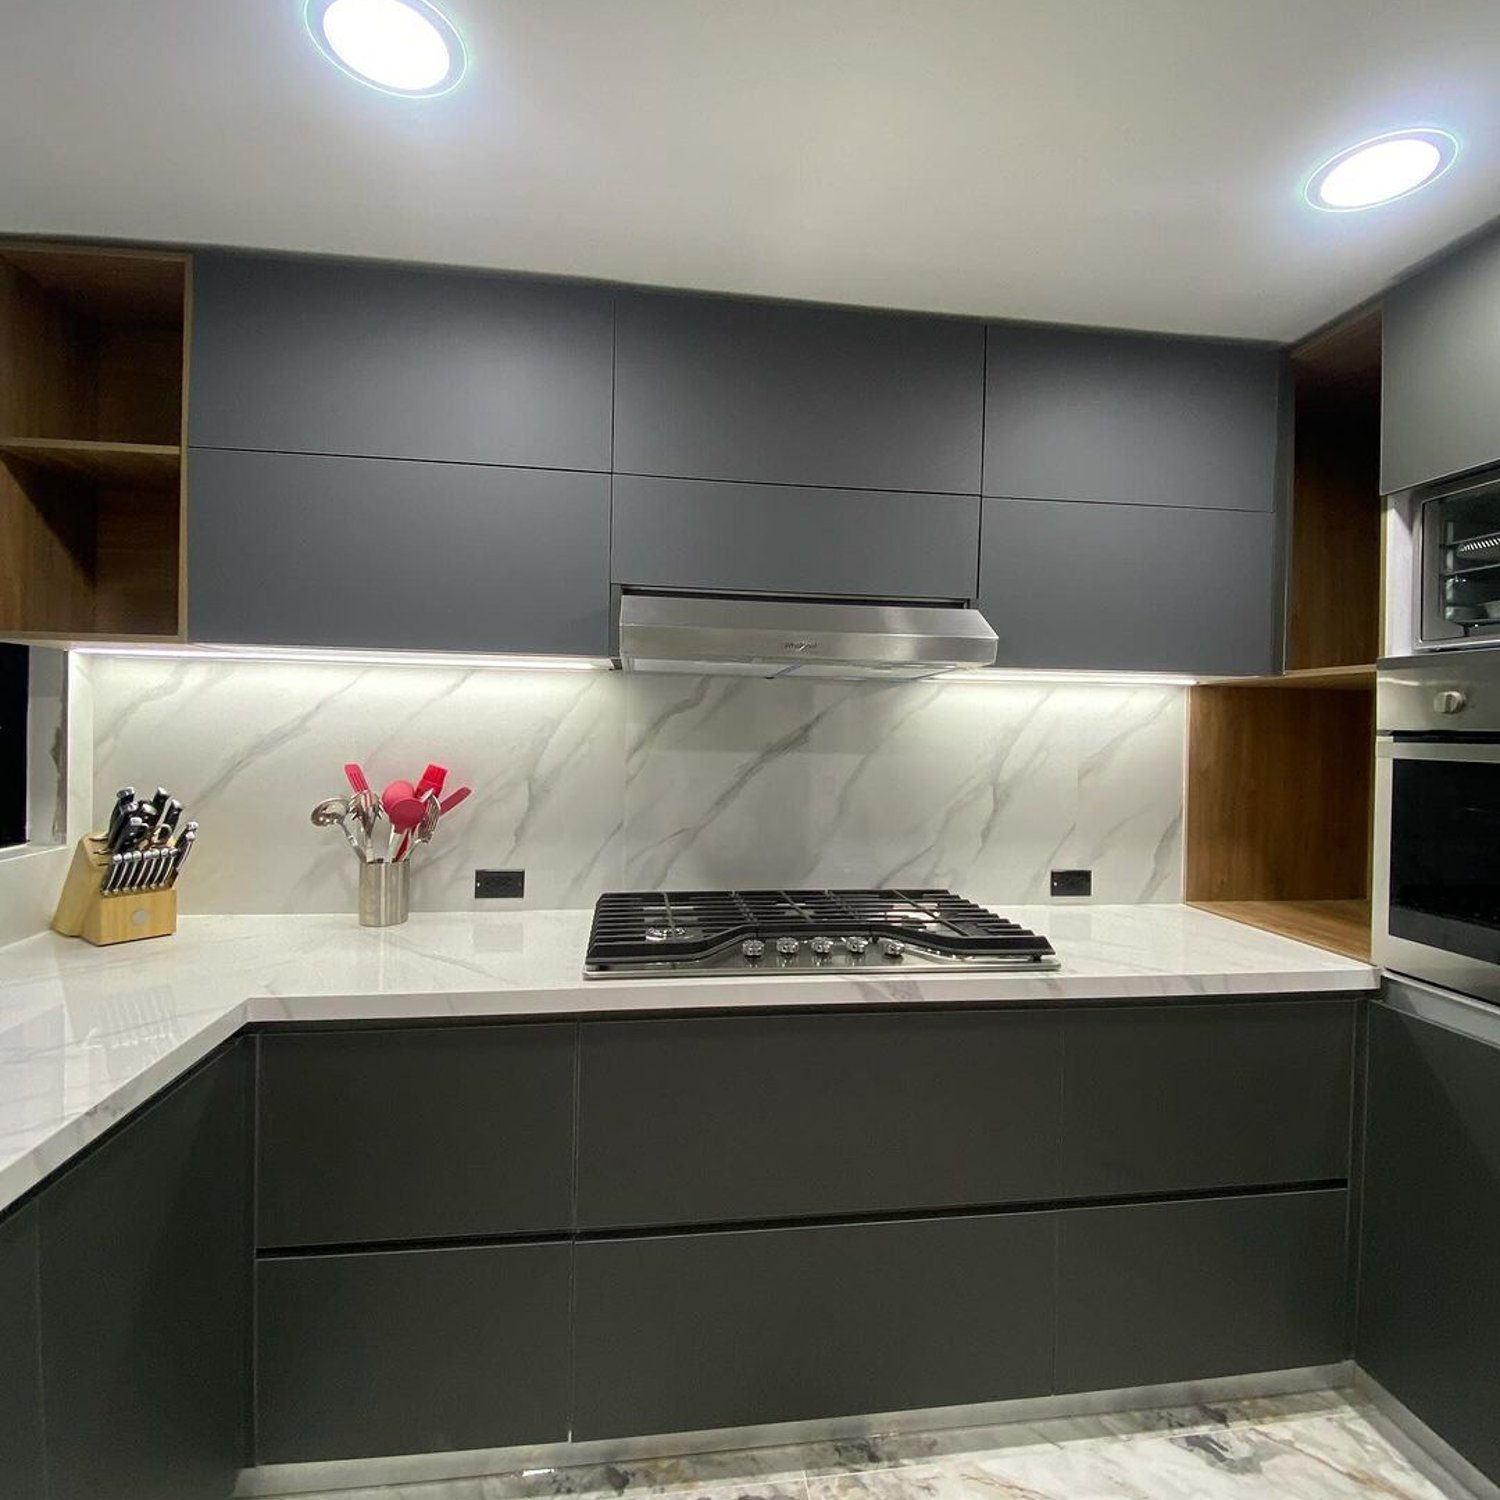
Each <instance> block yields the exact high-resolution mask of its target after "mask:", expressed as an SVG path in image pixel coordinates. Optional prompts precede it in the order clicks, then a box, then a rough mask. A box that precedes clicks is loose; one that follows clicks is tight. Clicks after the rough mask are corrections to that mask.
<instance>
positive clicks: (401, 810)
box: [380, 781, 427, 833]
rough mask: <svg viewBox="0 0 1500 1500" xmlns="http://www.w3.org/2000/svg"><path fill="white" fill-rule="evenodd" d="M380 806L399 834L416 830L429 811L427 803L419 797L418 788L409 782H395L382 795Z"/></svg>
mask: <svg viewBox="0 0 1500 1500" xmlns="http://www.w3.org/2000/svg"><path fill="white" fill-rule="evenodd" d="M380 805H381V806H382V807H383V808H384V809H385V815H386V817H387V818H389V819H390V820H391V827H392V828H394V829H395V830H396V832H397V833H405V832H406V831H407V829H409V828H415V827H416V826H417V824H418V823H420V822H421V821H422V817H423V815H424V814H425V813H426V811H427V803H426V801H425V800H424V799H423V798H421V797H418V796H417V793H416V788H415V787H413V786H412V784H411V782H409V781H393V782H392V783H391V784H390V785H389V786H388V787H387V788H386V789H385V790H384V791H383V792H382V793H381V794H380Z"/></svg>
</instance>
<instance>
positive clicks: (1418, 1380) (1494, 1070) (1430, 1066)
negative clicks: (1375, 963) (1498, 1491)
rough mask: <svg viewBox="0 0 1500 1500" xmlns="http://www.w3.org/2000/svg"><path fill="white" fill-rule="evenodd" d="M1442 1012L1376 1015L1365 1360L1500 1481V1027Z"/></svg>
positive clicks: (1364, 1235) (1477, 1008)
mask: <svg viewBox="0 0 1500 1500" xmlns="http://www.w3.org/2000/svg"><path fill="white" fill-rule="evenodd" d="M1432 1009H1433V1013H1434V1014H1435V1015H1437V1016H1439V1017H1440V1018H1442V1019H1445V1020H1447V1021H1448V1024H1440V1021H1439V1020H1438V1019H1434V1020H1423V1019H1418V1018H1417V1017H1416V1016H1413V1015H1404V1014H1398V1013H1397V1012H1396V1011H1394V1010H1391V1009H1387V1008H1386V1007H1385V1006H1384V1005H1375V1006H1373V1007H1372V1008H1371V1011H1370V1047H1369V1097H1368V1104H1367V1108H1368V1128H1367V1140H1366V1148H1365V1162H1364V1168H1365V1170H1364V1213H1363V1222H1362V1232H1361V1245H1360V1250H1361V1256H1360V1276H1361V1280H1360V1295H1359V1326H1358V1330H1357V1334H1356V1339H1355V1357H1356V1358H1357V1360H1358V1361H1359V1364H1360V1365H1361V1367H1362V1368H1364V1369H1365V1370H1367V1371H1368V1372H1369V1373H1370V1374H1371V1375H1373V1376H1374V1377H1375V1379H1376V1380H1378V1381H1379V1382H1380V1383H1381V1385H1383V1386H1384V1387H1385V1388H1386V1389H1387V1390H1388V1391H1389V1392H1390V1393H1391V1394H1392V1395H1393V1396H1395V1397H1396V1398H1397V1400H1399V1401H1401V1402H1403V1403H1404V1404H1405V1405H1406V1406H1407V1407H1408V1408H1409V1409H1410V1410H1411V1411H1412V1412H1414V1413H1415V1414H1416V1415H1417V1416H1418V1417H1420V1418H1421V1420H1422V1421H1423V1422H1425V1423H1426V1424H1427V1425H1428V1426H1429V1427H1431V1428H1432V1429H1433V1431H1435V1432H1436V1433H1437V1434H1438V1435H1439V1436H1440V1437H1441V1438H1443V1439H1444V1440H1445V1441H1447V1442H1448V1443H1451V1444H1452V1445H1453V1447H1455V1448H1457V1449H1458V1450H1459V1452H1460V1453H1462V1454H1463V1455H1464V1457H1465V1458H1467V1459H1468V1460H1469V1461H1470V1462H1471V1463H1472V1464H1474V1465H1475V1466H1476V1467H1477V1468H1479V1469H1480V1470H1481V1471H1482V1472H1483V1473H1485V1474H1487V1475H1488V1476H1489V1478H1490V1479H1491V1480H1493V1481H1494V1482H1495V1483H1497V1484H1500V1420H1497V1417H1496V1413H1497V1412H1500V1276H1497V1274H1496V1268H1497V1267H1500V1023H1497V1018H1496V1016H1495V1013H1494V1012H1493V1010H1492V1009H1491V1008H1490V1007H1488V1006H1481V1005H1478V1004H1471V1005H1467V1006H1466V1005H1465V1004H1464V1003H1463V1002H1456V1001H1453V1000H1451V999H1444V1000H1440V1001H1439V1002H1438V1004H1437V1005H1436V1006H1434V1007H1433V1008H1432ZM1445 1011H1446V1012H1447V1013H1448V1015H1447V1016H1444V1014H1443V1013H1444V1012H1445ZM1450 1026H1459V1027H1462V1028H1463V1029H1462V1030H1458V1029H1450Z"/></svg>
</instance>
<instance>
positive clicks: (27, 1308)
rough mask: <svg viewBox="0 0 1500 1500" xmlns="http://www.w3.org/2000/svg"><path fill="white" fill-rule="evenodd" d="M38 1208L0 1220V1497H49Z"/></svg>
mask: <svg viewBox="0 0 1500 1500" xmlns="http://www.w3.org/2000/svg"><path fill="white" fill-rule="evenodd" d="M45 1493H46V1490H45V1488H44V1469H43V1465H42V1372H41V1345H40V1341H39V1332H38V1328H37V1224H36V1210H35V1207H34V1206H33V1207H27V1208H23V1209H21V1210H20V1211H19V1212H16V1213H12V1214H11V1215H9V1217H7V1218H6V1219H4V1220H0V1495H14V1496H17V1497H18V1500H26V1497H30V1496H38V1497H40V1496H42V1495H45Z"/></svg>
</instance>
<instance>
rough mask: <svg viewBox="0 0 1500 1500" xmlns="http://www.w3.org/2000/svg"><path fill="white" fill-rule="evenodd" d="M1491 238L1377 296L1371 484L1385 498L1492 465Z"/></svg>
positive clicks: (1498, 404) (1497, 442)
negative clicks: (1375, 459) (1375, 479)
mask: <svg viewBox="0 0 1500 1500" xmlns="http://www.w3.org/2000/svg"><path fill="white" fill-rule="evenodd" d="M1497 310H1500V234H1489V235H1487V236H1485V237H1484V238H1483V239H1481V240H1479V241H1477V242H1476V243H1475V244H1473V245H1471V246H1468V247H1466V248H1465V249H1463V250H1460V251H1459V252H1458V253H1457V254H1456V255H1453V256H1450V257H1449V258H1447V259H1445V260H1443V261H1440V262H1439V263H1438V264H1437V265H1435V266H1431V267H1429V268H1427V269H1425V270H1422V271H1420V272H1418V274H1417V275H1415V276H1413V277H1412V278H1411V279H1410V280H1408V281H1403V282H1402V283H1401V284H1400V285H1398V286H1395V287H1393V288H1392V289H1391V290H1390V291H1389V292H1387V293H1386V295H1385V299H1384V305H1383V312H1382V321H1381V337H1382V341H1383V345H1384V348H1383V354H1382V363H1381V380H1382V392H1381V402H1380V488H1381V490H1382V491H1383V492H1384V493H1386V494H1388V495H1389V494H1393V493H1394V492H1396V491H1397V490H1405V489H1410V488H1411V487H1412V486H1413V485H1418V484H1428V483H1431V482H1432V481H1434V480H1438V479H1447V478H1451V477H1452V476H1454V475H1457V474H1462V473H1464V472H1466V471H1467V470H1469V469H1477V468H1481V467H1484V466H1487V465H1489V464H1492V463H1495V462H1496V461H1497V460H1500V340H1497V338H1496V336H1495V319H1496V316H1497Z"/></svg>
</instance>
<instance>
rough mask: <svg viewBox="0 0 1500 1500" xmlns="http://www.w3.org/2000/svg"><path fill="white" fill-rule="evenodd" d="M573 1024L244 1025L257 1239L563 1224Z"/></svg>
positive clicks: (301, 1241)
mask: <svg viewBox="0 0 1500 1500" xmlns="http://www.w3.org/2000/svg"><path fill="white" fill-rule="evenodd" d="M576 1035H577V1028H576V1027H574V1026H573V1025H571V1024H560V1025H532V1024H519V1025H500V1026H463V1025H460V1026H453V1025H449V1026H430V1027H397V1028H393V1029H372V1030H350V1031H344V1030H331V1031H321V1032H319V1031H312V1032H308V1031H300V1032H299V1031H293V1032H279V1033H270V1034H267V1035H265V1036H262V1037H261V1038H259V1041H258V1045H259V1048H260V1073H259V1090H258V1094H259V1103H258V1108H259V1124H258V1131H257V1145H256V1189H257V1192H256V1197H257V1225H256V1235H257V1243H258V1244H260V1245H262V1246H272V1247H278V1246H279V1247H290V1246H303V1245H320V1244H326V1245H347V1244H355V1243H368V1242H373V1241H385V1240H417V1239H439V1238H444V1237H457V1236H472V1235H505V1234H540V1233H546V1232H548V1231H566V1230H567V1229H568V1228H569V1227H570V1225H571V1222H572V1174H573V1066H574V1062H573V1060H574V1046H575V1038H576Z"/></svg>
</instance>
